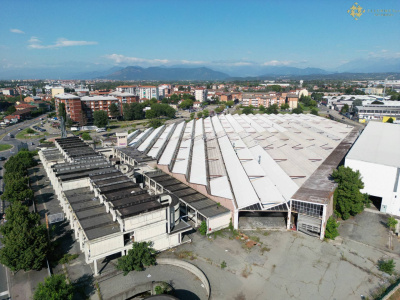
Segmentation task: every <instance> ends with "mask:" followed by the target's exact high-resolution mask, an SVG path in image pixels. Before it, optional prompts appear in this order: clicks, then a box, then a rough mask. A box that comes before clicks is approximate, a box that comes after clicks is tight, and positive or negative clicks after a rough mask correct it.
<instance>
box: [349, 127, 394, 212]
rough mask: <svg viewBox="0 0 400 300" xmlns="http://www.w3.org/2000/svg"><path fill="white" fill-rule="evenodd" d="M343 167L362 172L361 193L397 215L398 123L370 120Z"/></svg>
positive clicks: (383, 208)
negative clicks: (362, 185) (362, 183)
mask: <svg viewBox="0 0 400 300" xmlns="http://www.w3.org/2000/svg"><path fill="white" fill-rule="evenodd" d="M345 166H346V167H350V168H352V169H353V170H358V171H360V173H361V176H362V180H363V182H364V189H363V190H362V192H364V193H367V194H369V195H370V196H371V198H372V199H373V202H374V204H375V206H376V207H377V208H378V209H379V210H380V211H381V212H385V213H389V214H392V215H396V216H400V199H399V195H400V194H399V191H400V180H399V178H400V126H399V125H397V124H389V123H380V122H369V123H368V125H367V127H366V128H365V129H364V131H363V133H362V134H361V136H360V137H359V138H358V140H357V142H356V143H355V144H354V146H353V148H352V149H351V150H350V152H349V153H348V155H347V156H346V160H345Z"/></svg>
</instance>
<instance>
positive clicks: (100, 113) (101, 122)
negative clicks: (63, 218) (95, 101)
mask: <svg viewBox="0 0 400 300" xmlns="http://www.w3.org/2000/svg"><path fill="white" fill-rule="evenodd" d="M93 123H94V125H95V126H97V127H98V128H104V127H106V126H107V124H108V114H107V112H106V111H104V110H97V111H95V112H93Z"/></svg>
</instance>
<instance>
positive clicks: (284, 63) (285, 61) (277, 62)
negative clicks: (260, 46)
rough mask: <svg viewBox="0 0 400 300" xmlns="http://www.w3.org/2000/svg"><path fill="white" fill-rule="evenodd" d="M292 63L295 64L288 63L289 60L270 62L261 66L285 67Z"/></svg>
mask: <svg viewBox="0 0 400 300" xmlns="http://www.w3.org/2000/svg"><path fill="white" fill-rule="evenodd" d="M293 63H295V62H293V61H290V60H284V61H279V60H270V61H267V62H265V63H263V64H262V65H263V66H287V65H290V64H293Z"/></svg>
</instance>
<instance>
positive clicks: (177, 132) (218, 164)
mask: <svg viewBox="0 0 400 300" xmlns="http://www.w3.org/2000/svg"><path fill="white" fill-rule="evenodd" d="M357 136H358V130H357V129H355V128H353V127H351V126H348V125H346V124H342V123H338V122H335V121H332V120H329V119H325V118H322V117H318V116H314V115H303V114H302V115H295V114H290V115H289V114H287V115H260V114H258V115H220V116H214V117H209V118H205V119H198V120H191V121H189V122H188V123H185V122H181V123H174V124H170V125H168V126H166V125H164V126H161V127H159V128H156V129H152V128H149V129H147V130H145V131H143V132H140V131H135V132H133V133H131V134H130V135H128V137H127V142H128V146H127V147H117V148H115V149H114V155H115V157H116V158H117V159H119V160H120V161H121V163H126V164H129V165H131V166H135V167H138V168H141V169H142V173H143V180H144V182H145V183H146V184H147V186H148V188H149V189H151V190H153V191H154V193H156V194H157V193H163V192H168V193H171V194H174V195H175V196H176V197H178V198H179V201H180V202H181V211H183V212H184V213H185V214H186V217H187V218H188V221H189V222H193V224H198V223H199V221H201V220H206V221H207V224H208V226H209V230H210V231H213V230H216V229H217V228H220V227H224V226H227V225H228V224H229V221H230V220H231V221H232V223H233V225H234V227H235V228H238V227H240V217H241V216H251V215H252V214H257V215H260V214H261V215H264V216H268V214H271V213H276V212H280V213H282V214H283V215H284V216H285V219H286V224H287V228H292V229H298V230H301V231H303V232H306V233H308V234H312V235H316V236H318V237H323V236H324V230H325V225H326V220H327V218H328V217H329V216H330V215H331V214H332V212H333V203H332V202H333V201H332V198H333V191H334V188H335V183H334V182H333V181H332V180H331V178H330V175H331V173H332V170H333V169H335V168H336V167H337V166H338V165H339V164H340V163H341V161H342V160H343V158H344V156H345V155H346V153H347V151H348V150H349V149H350V147H351V146H352V144H353V142H354V141H355V139H356V138H357ZM151 167H157V169H158V171H156V172H154V171H151V169H152V168H151ZM192 194H193V195H194V196H193V197H192V196H191V195H192ZM205 200H206V201H205ZM222 208H226V209H228V210H229V211H228V212H229V214H223V213H222V214H221V213H218V211H219V212H221V209H222Z"/></svg>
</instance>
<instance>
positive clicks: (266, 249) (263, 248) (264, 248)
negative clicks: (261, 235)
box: [260, 247, 271, 255]
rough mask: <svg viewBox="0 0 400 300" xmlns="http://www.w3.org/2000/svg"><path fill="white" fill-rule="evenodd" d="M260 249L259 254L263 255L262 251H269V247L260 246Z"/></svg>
mask: <svg viewBox="0 0 400 300" xmlns="http://www.w3.org/2000/svg"><path fill="white" fill-rule="evenodd" d="M260 251H261V254H262V255H264V252H269V251H271V248H268V247H262V248H261V249H260Z"/></svg>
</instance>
